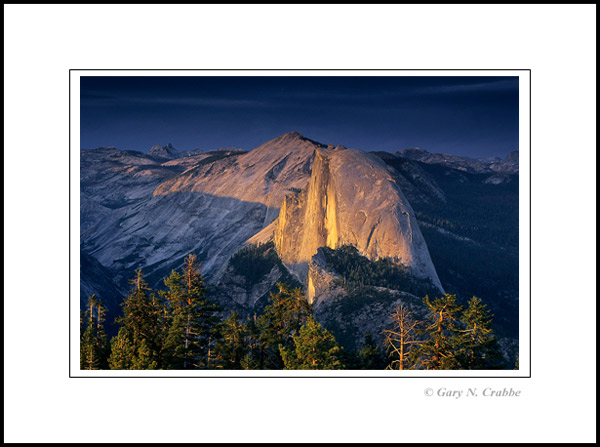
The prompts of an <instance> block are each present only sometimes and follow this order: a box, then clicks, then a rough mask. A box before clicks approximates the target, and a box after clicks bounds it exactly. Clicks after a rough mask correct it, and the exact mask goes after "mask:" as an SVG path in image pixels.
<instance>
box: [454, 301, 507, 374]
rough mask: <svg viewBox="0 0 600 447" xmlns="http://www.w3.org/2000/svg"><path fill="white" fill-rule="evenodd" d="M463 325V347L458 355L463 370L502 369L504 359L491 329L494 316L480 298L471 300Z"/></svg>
mask: <svg viewBox="0 0 600 447" xmlns="http://www.w3.org/2000/svg"><path fill="white" fill-rule="evenodd" d="M461 323H462V324H463V325H464V328H463V329H462V330H461V334H462V337H461V338H462V340H461V341H462V346H461V347H460V349H459V350H458V353H457V358H458V360H459V363H460V365H461V369H501V368H502V367H503V364H504V359H503V358H502V355H501V353H500V347H499V346H498V342H497V341H496V339H495V337H494V333H493V331H492V329H491V323H492V315H491V314H490V312H489V311H488V309H487V306H486V305H485V304H483V302H482V301H481V300H480V299H479V298H477V297H473V298H471V300H470V301H469V304H468V307H467V308H466V309H465V310H464V311H463V313H462V315H461Z"/></svg>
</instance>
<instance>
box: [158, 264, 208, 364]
mask: <svg viewBox="0 0 600 447" xmlns="http://www.w3.org/2000/svg"><path fill="white" fill-rule="evenodd" d="M165 285H167V287H168V288H169V290H168V291H167V292H166V294H165V295H164V296H168V297H170V298H168V300H169V308H170V313H171V317H170V318H171V324H170V327H169V331H168V334H167V336H166V339H165V342H164V347H163V351H164V356H165V359H166V363H167V367H168V368H171V369H199V368H200V369H206V368H210V367H211V366H213V365H211V360H212V358H213V355H212V354H211V349H212V348H213V345H214V340H215V339H216V329H217V323H218V321H219V319H218V317H217V315H216V314H217V312H218V310H219V307H218V306H216V305H214V304H212V303H210V302H209V301H208V300H207V299H206V286H205V284H204V280H203V278H202V276H201V274H200V265H199V264H198V262H197V261H196V256H195V255H193V254H190V255H189V256H188V257H187V258H186V259H185V261H184V265H183V271H182V274H178V273H176V272H172V273H171V276H170V277H169V278H167V279H166V280H165Z"/></svg>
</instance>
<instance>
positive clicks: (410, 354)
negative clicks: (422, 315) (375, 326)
mask: <svg viewBox="0 0 600 447" xmlns="http://www.w3.org/2000/svg"><path fill="white" fill-rule="evenodd" d="M390 319H391V322H392V326H391V329H386V330H384V333H385V334H386V338H385V345H386V346H387V348H388V353H389V358H390V360H391V362H390V363H389V365H387V367H386V369H398V370H405V369H414V367H415V353H416V352H417V348H418V344H419V343H420V341H419V340H418V338H417V331H418V330H419V322H418V321H417V320H416V319H415V318H414V316H413V314H412V312H411V311H410V309H408V307H406V306H405V305H400V306H398V307H397V308H395V309H394V311H393V312H392V315H391V316H390Z"/></svg>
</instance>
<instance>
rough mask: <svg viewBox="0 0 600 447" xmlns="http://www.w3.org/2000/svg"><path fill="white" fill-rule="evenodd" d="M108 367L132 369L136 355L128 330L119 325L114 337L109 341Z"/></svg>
mask: <svg viewBox="0 0 600 447" xmlns="http://www.w3.org/2000/svg"><path fill="white" fill-rule="evenodd" d="M110 346H111V350H110V358H109V359H108V363H109V366H110V369H134V368H133V364H134V361H135V357H136V355H137V352H136V349H135V346H134V345H133V340H132V339H131V333H130V331H129V330H128V329H127V328H125V327H121V329H119V333H118V334H117V336H116V337H113V338H112V340H111V341H110Z"/></svg>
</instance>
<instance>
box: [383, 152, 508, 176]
mask: <svg viewBox="0 0 600 447" xmlns="http://www.w3.org/2000/svg"><path fill="white" fill-rule="evenodd" d="M393 155H395V156H397V157H402V158H408V159H409V160H414V161H420V162H421V163H427V164H437V165H441V166H446V167H449V168H453V169H458V170H460V171H465V172H471V173H477V174H487V173H498V174H516V173H518V172H519V151H512V152H510V153H509V154H508V155H507V156H506V157H505V158H504V159H501V158H499V157H486V158H478V159H474V158H469V157H461V156H458V155H451V154H444V153H435V154H434V153H431V152H428V151H426V150H425V149H421V148H407V149H403V150H400V151H396V152H393Z"/></svg>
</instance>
